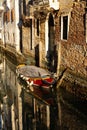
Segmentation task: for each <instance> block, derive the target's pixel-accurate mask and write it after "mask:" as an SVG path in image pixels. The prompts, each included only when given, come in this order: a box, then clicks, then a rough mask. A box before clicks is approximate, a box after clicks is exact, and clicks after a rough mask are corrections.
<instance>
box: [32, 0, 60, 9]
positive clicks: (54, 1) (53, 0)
mask: <svg viewBox="0 0 87 130" xmlns="http://www.w3.org/2000/svg"><path fill="white" fill-rule="evenodd" d="M33 5H34V6H44V5H48V6H49V7H50V8H53V9H55V10H58V9H59V0H34V1H33Z"/></svg>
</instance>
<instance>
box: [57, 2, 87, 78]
mask: <svg viewBox="0 0 87 130" xmlns="http://www.w3.org/2000/svg"><path fill="white" fill-rule="evenodd" d="M84 15H85V2H79V3H74V4H73V7H72V11H71V17H70V25H69V34H68V40H67V41H63V40H61V41H59V42H60V43H61V44H60V46H61V50H60V51H59V53H61V57H60V58H61V63H60V68H62V67H64V68H70V69H71V70H72V71H75V72H76V73H80V74H82V75H85V76H87V75H86V65H87V58H86V55H87V54H86V50H87V45H86V41H85V39H86V38H85V37H86V36H85V21H84ZM57 29H58V28H57ZM58 34H59V35H60V32H59V29H58V33H57V35H58ZM56 37H58V36H56ZM58 40H59V39H58Z"/></svg>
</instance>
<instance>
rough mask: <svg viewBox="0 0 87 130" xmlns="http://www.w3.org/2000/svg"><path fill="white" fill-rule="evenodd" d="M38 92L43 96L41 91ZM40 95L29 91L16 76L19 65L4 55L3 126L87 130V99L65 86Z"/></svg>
mask: <svg viewBox="0 0 87 130" xmlns="http://www.w3.org/2000/svg"><path fill="white" fill-rule="evenodd" d="M20 86H22V87H21V89H22V92H21V93H20V91H21V90H19V88H18V87H20ZM37 93H39V96H40V95H41V92H40V91H39V90H38V91H37ZM18 95H19V97H18ZM39 96H37V95H33V94H31V93H28V91H27V92H25V89H23V84H22V82H21V83H19V80H18V78H17V75H16V64H13V63H12V61H10V60H9V59H8V58H7V57H6V56H5V55H3V54H0V103H1V109H0V112H1V117H2V118H1V120H2V121H0V127H3V128H4V130H43V129H44V130H87V101H82V100H80V99H79V98H77V97H75V95H73V94H70V93H69V92H66V90H64V89H63V88H58V90H56V91H53V92H51V93H50V94H46V95H44V96H45V99H44V101H43V100H41V97H40V98H39ZM48 97H49V98H48ZM38 98H39V99H38ZM47 99H49V100H50V101H51V102H52V104H51V105H50V104H49V103H48V102H47ZM35 106H36V107H35ZM35 112H36V114H35ZM49 113H50V114H49ZM20 115H21V116H22V119H21V116H20ZM18 122H19V123H18ZM14 123H15V124H16V125H14Z"/></svg>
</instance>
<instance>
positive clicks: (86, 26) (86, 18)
mask: <svg viewBox="0 0 87 130" xmlns="http://www.w3.org/2000/svg"><path fill="white" fill-rule="evenodd" d="M85 28H86V30H85V31H86V43H87V0H86V8H85Z"/></svg>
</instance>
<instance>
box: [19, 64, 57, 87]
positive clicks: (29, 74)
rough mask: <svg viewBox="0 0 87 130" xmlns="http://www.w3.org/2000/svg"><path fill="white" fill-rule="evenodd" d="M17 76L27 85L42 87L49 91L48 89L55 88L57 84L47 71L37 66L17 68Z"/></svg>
mask: <svg viewBox="0 0 87 130" xmlns="http://www.w3.org/2000/svg"><path fill="white" fill-rule="evenodd" d="M17 74H18V77H20V78H22V79H23V80H24V81H26V83H27V84H28V85H30V86H31V85H34V86H37V87H42V88H43V89H49V87H53V86H55V84H56V82H57V80H56V79H55V78H54V76H53V75H52V74H51V73H50V72H49V71H47V70H45V69H43V68H40V67H37V66H32V65H20V66H17Z"/></svg>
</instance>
